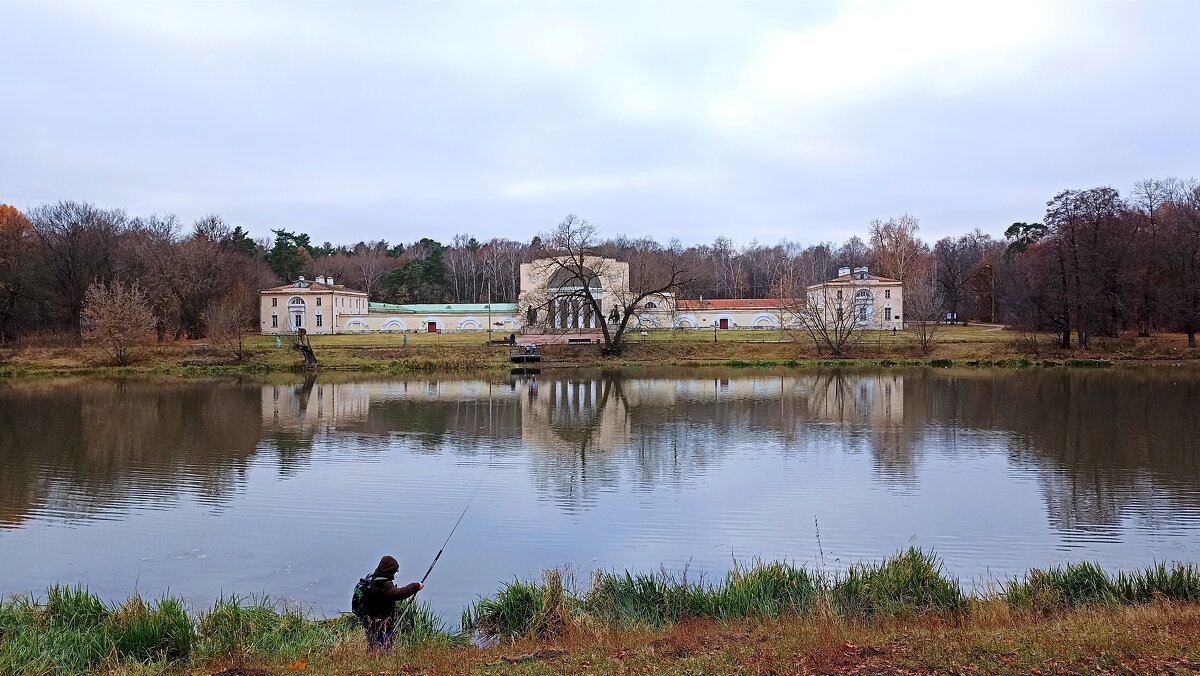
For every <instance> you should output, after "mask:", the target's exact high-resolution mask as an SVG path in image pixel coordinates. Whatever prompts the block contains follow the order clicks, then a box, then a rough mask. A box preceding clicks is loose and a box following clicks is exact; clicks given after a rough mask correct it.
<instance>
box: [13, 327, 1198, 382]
mask: <svg viewBox="0 0 1200 676" xmlns="http://www.w3.org/2000/svg"><path fill="white" fill-rule="evenodd" d="M712 337H713V334H712V332H711V331H652V332H649V334H648V335H647V336H645V337H644V338H643V337H642V336H639V335H632V336H630V339H629V343H628V345H627V347H626V350H625V353H624V354H623V355H622V356H621V357H620V358H612V359H602V358H601V356H600V349H599V346H597V345H547V346H545V347H544V348H543V353H544V354H545V356H546V361H545V362H544V363H543V367H546V368H552V367H555V366H581V365H585V366H587V365H596V364H599V365H605V366H622V365H640V364H656V365H662V364H670V365H676V366H691V365H713V364H729V363H730V362H738V365H749V366H771V365H774V366H803V365H811V364H814V363H821V362H826V361H830V360H831V356H830V355H829V354H827V353H821V352H818V351H817V350H816V349H815V347H814V345H813V343H812V341H811V340H808V339H807V338H806V337H804V336H802V335H799V334H797V335H794V336H789V335H787V334H786V333H785V332H780V331H772V330H745V331H721V332H718V334H717V342H716V343H713V342H712ZM1025 337H1026V336H1024V335H1023V334H1017V333H1015V332H1011V331H1006V330H1003V329H1001V328H998V327H994V326H984V325H976V326H954V327H945V328H943V330H942V331H941V332H940V333H939V335H938V339H937V343H936V345H935V346H934V348H933V350H932V352H931V354H929V355H923V354H921V351H920V348H919V346H918V345H917V344H916V342H915V341H914V340H913V338H912V336H911V335H907V334H906V333H905V332H899V333H898V334H897V335H895V336H893V335H892V334H891V332H890V331H871V332H867V333H864V334H863V339H862V341H861V342H859V343H858V344H857V345H856V346H855V347H854V348H853V349H852V350H851V351H850V353H849V354H848V355H846V359H845V360H838V363H843V362H846V363H863V364H879V363H883V364H884V365H889V364H890V363H893V362H894V363H903V362H911V363H921V364H923V363H928V362H930V361H938V360H949V361H952V362H954V363H956V364H968V365H976V364H978V365H988V364H992V363H995V362H1003V363H1004V365H1013V366H1015V365H1028V364H1033V363H1038V362H1051V363H1054V362H1057V363H1066V362H1069V361H1071V360H1079V359H1102V360H1119V361H1130V362H1140V361H1158V362H1163V361H1170V362H1177V361H1181V360H1192V361H1200V349H1190V348H1188V347H1187V340H1186V338H1185V336H1183V335H1182V334H1159V335H1156V336H1153V337H1150V338H1137V337H1133V336H1123V337H1121V338H1113V339H1104V338H1097V339H1095V341H1094V343H1093V348H1092V349H1090V350H1087V351H1082V350H1061V349H1059V348H1057V347H1056V345H1057V343H1056V341H1055V338H1054V336H1049V335H1042V336H1038V337H1037V338H1038V341H1037V348H1036V351H1031V349H1030V345H1029V343H1028V341H1024V340H1022V339H1023V338H1025ZM485 340H486V335H484V334H477V333H457V334H455V333H447V334H432V335H431V334H425V333H417V334H408V345H404V344H403V336H402V335H400V334H360V335H337V336H312V345H313V349H314V350H315V351H316V354H317V359H318V361H319V368H320V369H321V370H324V371H328V370H346V371H376V372H405V371H423V370H443V371H451V370H464V369H501V368H509V367H510V366H511V364H509V362H508V348H507V347H506V346H503V345H497V346H488V345H485V344H484V341H485ZM247 350H248V356H247V359H246V360H245V361H244V362H236V361H235V360H234V359H233V358H232V357H231V356H230V355H229V354H228V353H227V352H224V351H222V350H219V349H217V348H215V347H213V346H210V345H208V344H207V343H205V342H203V341H191V342H180V343H167V344H161V345H149V346H145V347H143V348H140V349H139V351H138V352H137V353H136V354H135V356H134V363H133V365H132V367H130V368H124V369H117V368H113V367H111V366H110V365H109V364H108V361H107V358H106V357H105V356H104V355H103V353H101V352H100V351H98V350H96V349H94V348H91V347H81V346H71V345H69V344H67V343H66V342H64V341H62V340H57V339H52V340H50V342H48V343H39V342H37V341H24V342H21V343H16V344H12V345H9V346H5V347H0V375H21V374H37V373H47V372H55V373H65V372H74V373H95V374H122V373H177V374H183V375H193V374H198V375H203V374H206V373H215V374H220V373H239V372H260V373H261V372H287V371H298V370H300V365H301V363H302V359H301V357H300V355H299V354H298V353H297V352H295V351H294V350H291V349H289V344H288V342H287V340H286V339H285V340H284V341H283V347H281V348H277V347H275V338H274V337H273V336H255V337H252V338H251V339H249V341H248V342H247Z"/></svg>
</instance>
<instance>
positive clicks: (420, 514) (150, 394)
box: [0, 369, 1200, 619]
mask: <svg viewBox="0 0 1200 676" xmlns="http://www.w3.org/2000/svg"><path fill="white" fill-rule="evenodd" d="M476 489H477V490H478V493H477V495H476V497H475V499H474V502H473V503H472V506H471V509H470V511H469V512H468V514H467V517H466V519H465V520H464V521H463V524H462V526H461V528H460V529H459V531H458V533H457V534H456V535H455V539H454V540H453V541H451V543H450V546H449V547H448V549H447V551H446V554H445V555H444V557H443V558H442V561H441V563H439V565H438V568H437V569H436V570H435V572H434V574H433V577H432V578H431V580H430V586H429V588H428V590H427V591H426V593H425V595H424V596H425V597H426V598H427V599H428V600H429V601H431V602H433V603H434V605H435V607H436V608H437V609H438V610H439V611H440V612H442V613H443V614H444V615H445V616H446V617H447V618H450V619H456V618H457V614H458V611H459V610H460V609H461V608H462V607H463V606H464V605H466V604H467V603H469V602H470V601H472V600H473V599H474V598H475V597H476V596H477V595H479V594H484V593H490V592H492V591H493V590H495V589H496V588H497V587H498V585H499V584H501V583H502V582H504V581H505V580H511V579H512V578H513V577H514V576H516V577H526V576H532V575H536V574H537V573H538V571H539V570H541V569H542V568H544V567H547V566H558V565H564V564H565V565H569V566H571V567H573V568H574V569H575V570H577V571H581V572H584V573H586V572H588V571H591V570H593V569H596V568H624V567H631V568H641V569H656V568H657V567H658V566H659V565H660V564H662V565H665V566H666V567H668V568H671V569H680V568H683V567H684V566H689V567H690V570H691V571H692V572H693V574H695V573H696V572H697V571H704V572H706V573H707V574H708V575H720V574H722V573H723V572H724V571H725V570H726V569H727V568H728V567H729V564H730V561H731V560H732V559H733V558H734V557H736V558H738V559H741V560H745V559H749V558H752V557H764V558H768V559H776V558H784V557H786V558H788V559H792V560H795V561H797V562H801V563H808V564H817V563H819V555H818V551H819V549H818V539H817V532H816V523H819V526H820V545H821V549H823V551H824V565H825V567H826V568H830V569H834V568H841V567H844V566H846V565H848V564H849V563H850V562H853V561H858V560H862V559H871V558H877V557H880V556H883V555H887V554H890V553H893V552H895V551H896V550H897V549H899V548H902V547H905V546H907V545H910V544H915V545H919V546H922V547H932V548H934V549H936V550H937V552H938V553H939V554H941V555H942V556H943V557H944V558H945V561H946V564H947V567H948V568H949V569H950V570H952V571H953V572H955V573H957V574H959V575H960V576H962V577H963V578H965V579H966V580H970V581H978V580H986V579H989V578H994V577H997V576H1005V575H1010V574H1015V573H1019V572H1021V571H1023V570H1025V569H1026V568H1028V567H1030V566H1046V565H1050V564H1053V563H1058V562H1063V561H1070V560H1081V559H1088V560H1094V561H1098V562H1100V563H1101V564H1103V565H1106V566H1112V567H1122V566H1124V567H1128V566H1136V565H1142V564H1146V563H1149V562H1151V561H1154V560H1167V561H1171V560H1192V561H1196V560H1200V372H1198V371H1195V370H1190V371H1189V370H1181V369H1163V370H1154V369H1139V370H1136V371H1132V370H1130V371H1125V370H1106V371H1083V370H1066V369H1051V370H1023V371H1000V370H997V371H989V370H978V369H972V370H921V369H914V370H897V369H891V370H883V371H871V370H820V371H792V372H786V373H780V372H764V371H740V372H739V371H717V370H713V371H696V370H688V371H668V370H663V371H636V372H630V373H624V374H622V373H610V372H604V373H601V372H599V371H567V372H559V371H556V372H553V373H551V372H547V373H545V374H544V375H542V376H539V377H538V378H537V380H536V383H535V382H534V381H532V380H530V379H528V378H524V377H515V376H514V377H510V376H505V375H500V376H487V377H475V378H456V377H441V376H436V377H435V376H423V377H417V378H410V379H392V380H361V379H359V380H354V379H347V378H344V377H336V376H331V377H326V376H322V377H320V378H317V379H316V380H315V381H314V380H309V381H307V382H304V381H300V380H296V381H273V382H265V383H264V382H263V381H253V380H244V381H239V380H167V381H163V380H128V381H96V380H37V381H31V382H17V383H0V593H4V594H7V593H12V592H22V591H30V590H34V591H39V590H43V589H44V588H45V586H46V585H47V584H49V583H53V582H71V581H81V582H84V583H86V584H88V585H89V586H90V587H91V588H92V589H93V590H94V591H96V592H98V593H100V594H101V595H102V596H104V597H106V598H110V599H117V598H124V597H125V596H127V595H128V594H129V593H130V592H132V591H133V590H134V589H137V590H140V591H141V592H142V593H143V594H147V595H151V596H153V595H157V594H159V593H161V592H163V591H165V590H170V591H171V592H172V593H174V594H177V595H180V596H183V597H185V598H188V599H192V600H194V601H195V602H196V603H197V604H207V603H209V602H211V601H212V600H213V599H214V598H216V597H217V596H218V595H220V594H221V593H223V592H224V593H254V594H260V593H266V594H269V595H271V596H272V597H275V598H280V599H286V600H293V601H297V602H300V603H302V604H304V605H305V607H307V608H308V609H309V610H311V611H312V612H314V613H318V614H332V613H336V612H338V611H340V610H345V609H347V607H348V596H349V592H350V590H351V588H352V586H353V583H354V581H355V579H356V578H357V577H359V576H360V575H363V574H366V573H367V572H369V571H370V570H371V569H372V568H373V566H374V563H375V562H376V561H377V560H378V558H379V556H380V555H382V554H384V553H392V554H394V555H395V556H396V557H397V558H398V559H399V560H400V561H401V565H402V570H401V576H400V577H402V578H404V581H407V580H409V579H415V578H419V577H420V575H421V574H422V573H423V572H424V570H425V568H426V566H427V565H428V563H429V561H430V560H431V558H432V556H433V554H434V553H435V552H436V551H437V549H438V547H439V546H440V544H441V542H442V540H443V539H444V537H445V535H446V533H447V532H448V530H449V528H450V526H451V525H452V524H453V522H454V520H455V518H457V516H458V513H459V511H460V510H461V509H462V507H463V505H464V503H465V502H466V500H467V498H468V496H470V495H471V494H472V492H473V491H475V490H476ZM815 522H816V523H815Z"/></svg>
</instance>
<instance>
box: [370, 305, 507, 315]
mask: <svg viewBox="0 0 1200 676" xmlns="http://www.w3.org/2000/svg"><path fill="white" fill-rule="evenodd" d="M368 309H369V310H370V311H371V312H406V313H411V314H425V315H432V314H437V313H439V312H449V313H454V314H457V313H462V314H487V312H488V303H409V304H406V305H396V304H394V303H368ZM491 309H492V312H493V313H495V314H513V313H515V312H516V311H517V304H516V303H492V304H491Z"/></svg>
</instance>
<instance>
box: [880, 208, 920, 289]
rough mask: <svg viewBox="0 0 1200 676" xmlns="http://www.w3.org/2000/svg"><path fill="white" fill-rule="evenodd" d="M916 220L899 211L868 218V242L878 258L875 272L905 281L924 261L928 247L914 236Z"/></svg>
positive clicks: (916, 229)
mask: <svg viewBox="0 0 1200 676" xmlns="http://www.w3.org/2000/svg"><path fill="white" fill-rule="evenodd" d="M920 223H921V222H920V221H919V220H917V218H916V217H915V216H910V215H909V214H901V215H900V216H897V217H895V218H889V219H888V220H887V221H886V222H884V221H880V220H879V219H875V220H873V221H871V246H872V247H873V248H874V249H875V255H876V256H877V257H878V259H879V274H880V275H882V276H884V277H891V278H892V279H897V280H899V281H901V282H907V281H909V280H910V279H912V278H914V277H916V276H917V275H919V274H920V272H921V268H922V267H924V266H925V265H926V264H927V260H926V259H927V258H928V256H929V247H927V246H925V243H924V242H922V241H921V240H920V238H919V237H917V232H918V231H920V229H921V227H920Z"/></svg>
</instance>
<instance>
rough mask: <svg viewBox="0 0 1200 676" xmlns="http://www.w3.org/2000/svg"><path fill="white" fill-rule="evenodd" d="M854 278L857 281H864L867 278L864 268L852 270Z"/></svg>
mask: <svg viewBox="0 0 1200 676" xmlns="http://www.w3.org/2000/svg"><path fill="white" fill-rule="evenodd" d="M854 276H855V277H856V278H858V279H866V278H867V268H866V266H863V267H861V268H854Z"/></svg>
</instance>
